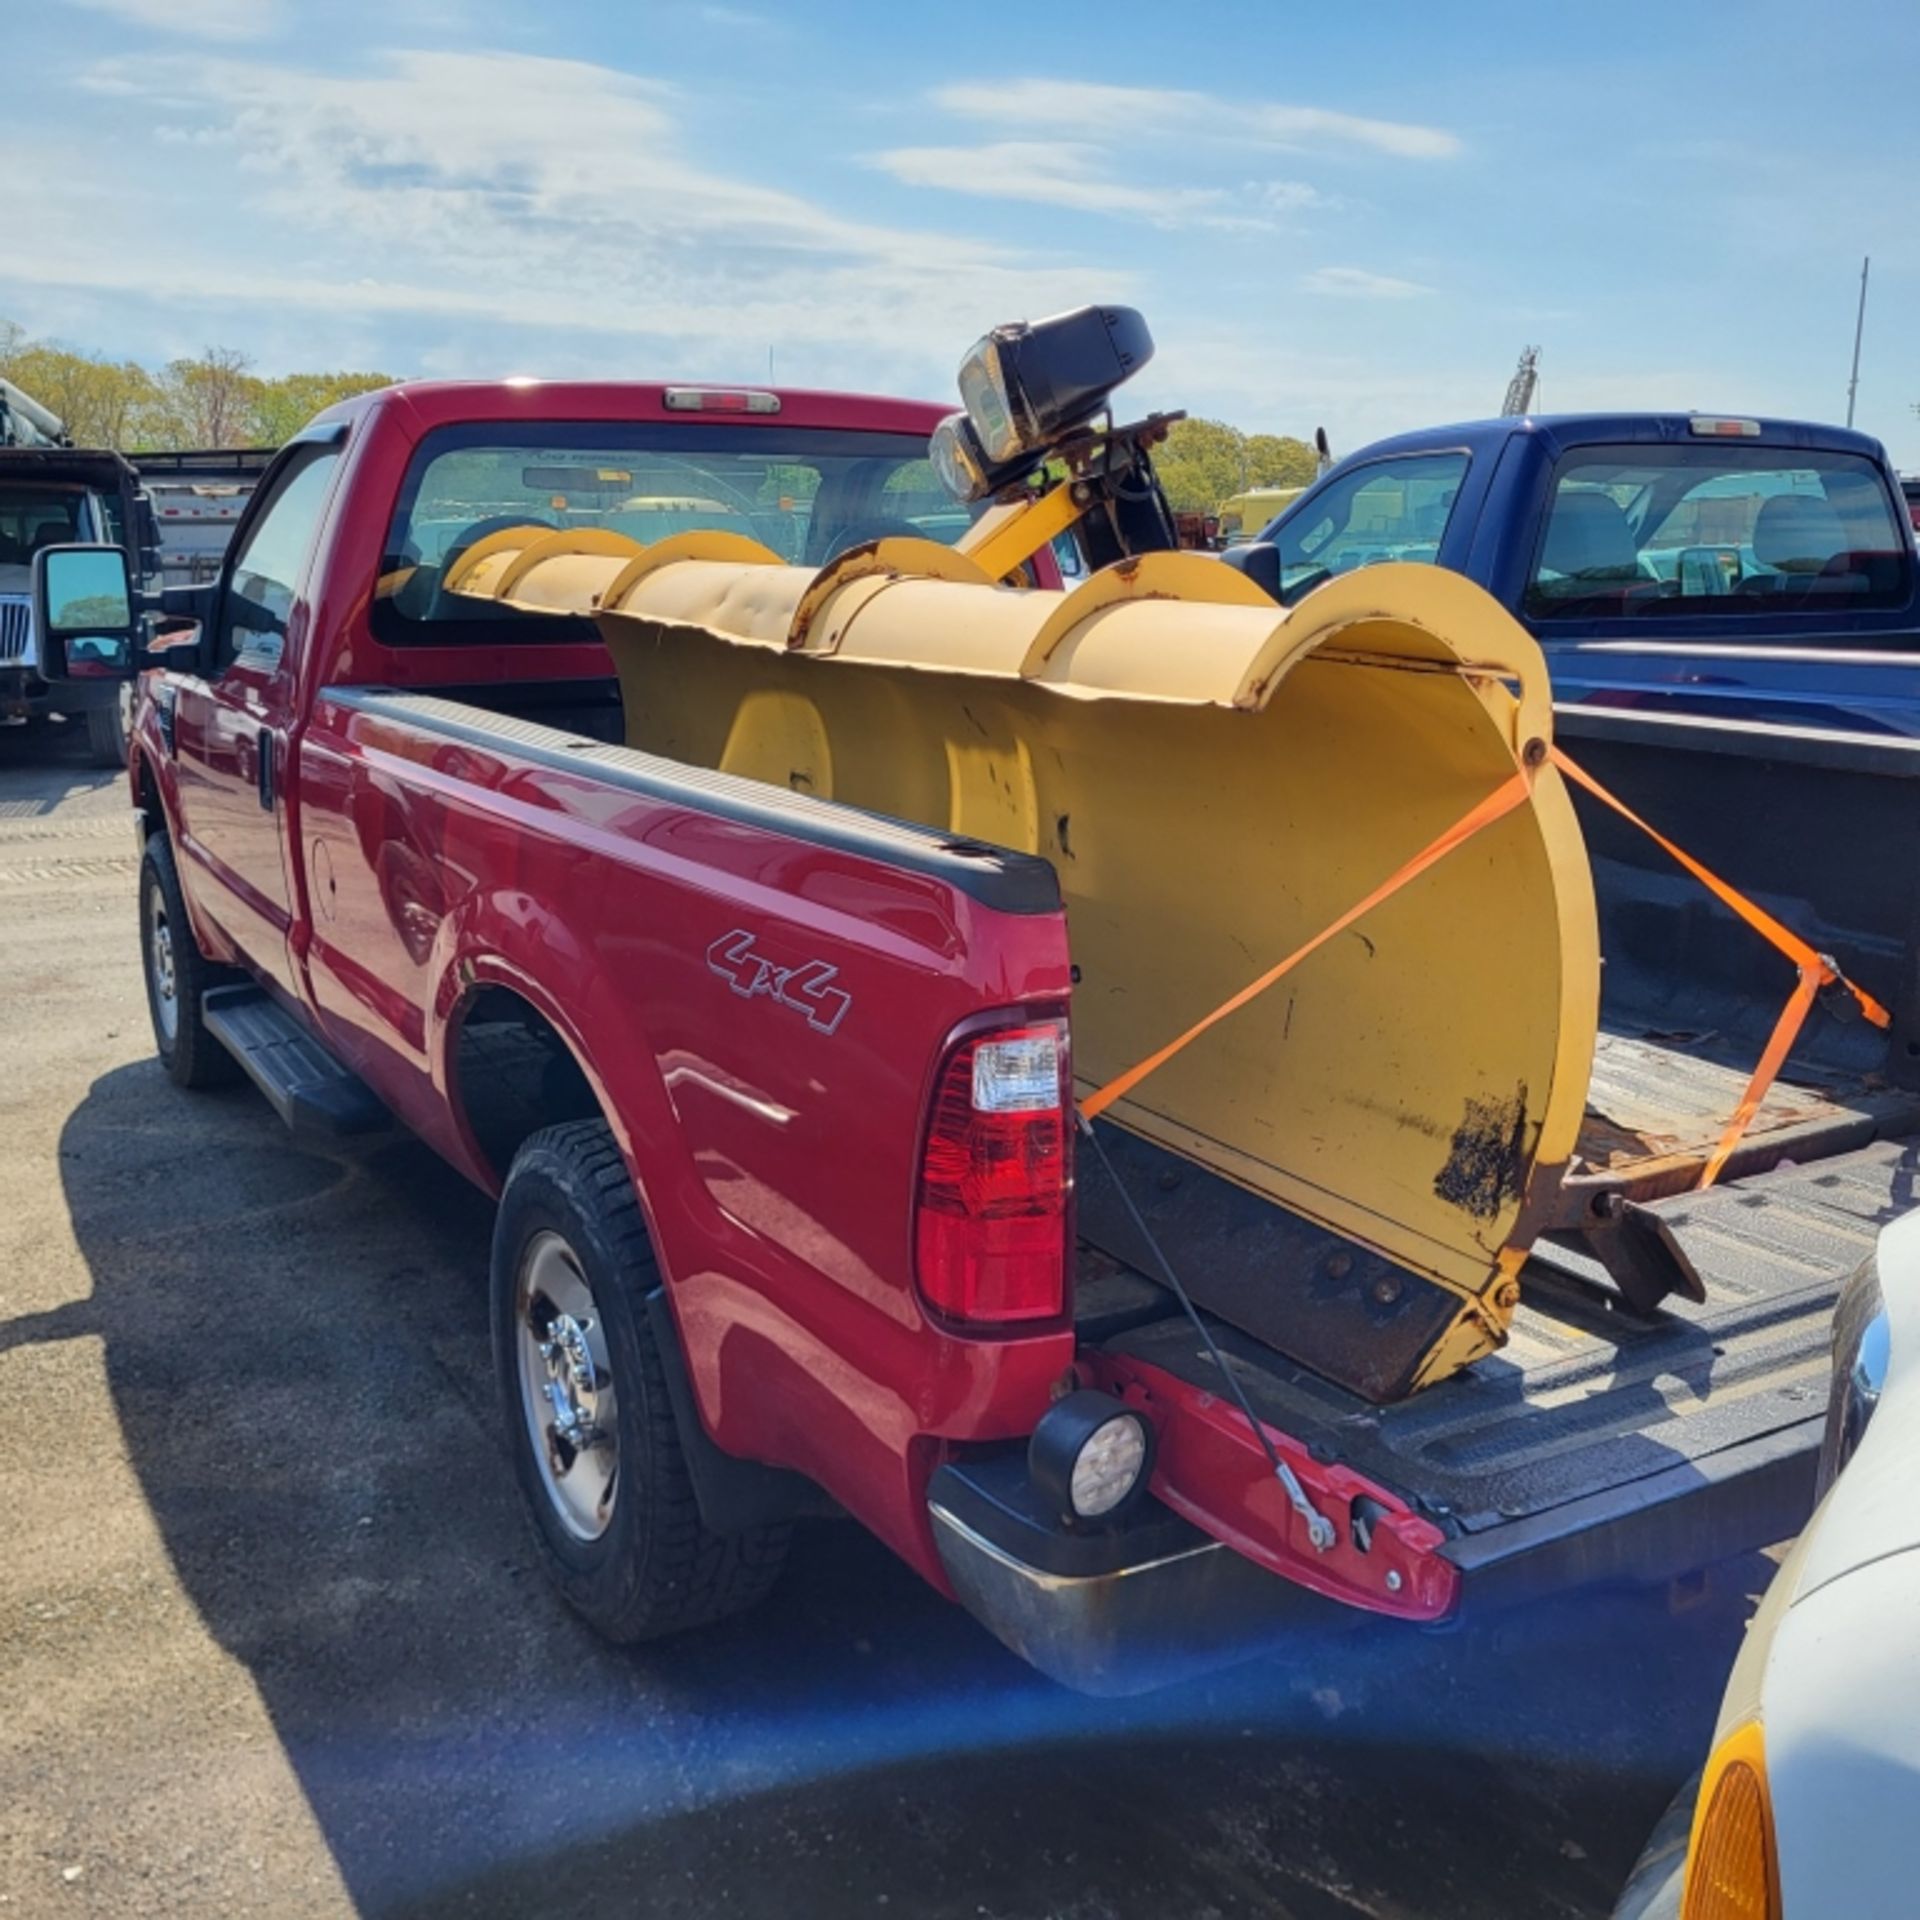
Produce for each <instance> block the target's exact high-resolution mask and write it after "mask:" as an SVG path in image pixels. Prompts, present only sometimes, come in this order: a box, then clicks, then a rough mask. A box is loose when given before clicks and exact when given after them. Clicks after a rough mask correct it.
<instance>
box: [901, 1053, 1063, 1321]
mask: <svg viewBox="0 0 1920 1920" xmlns="http://www.w3.org/2000/svg"><path fill="white" fill-rule="evenodd" d="M1072 1184H1073V1183H1072V1161H1071V1135H1070V1129H1069V1126H1068V1101H1067V1029H1066V1022H1065V1021H1064V1020H1047V1021H1040V1022H1036V1023H1035V1024H1033V1025H1031V1026H1023V1027H1014V1028H1010V1029H1003V1030H1001V1031H999V1032H989V1033H984V1034H976V1035H971V1036H969V1037H968V1038H966V1039H963V1040H962V1041H960V1043H959V1044H958V1045H957V1046H955V1047H954V1048H953V1050H952V1051H951V1052H950V1053H949V1054H948V1055H947V1058H946V1060H945V1062H944V1064H943V1065H942V1067H941V1070H940V1078H939V1081H938V1083H937V1085H936V1087H935V1090H934V1096H933V1107H932V1112H931V1114H930V1116H929V1119H928V1123H927V1136H926V1146H925V1150H924V1151H923V1153H922V1155H921V1159H920V1184H919V1192H918V1195H917V1198H916V1205H915V1213H914V1266H915V1271H916V1273H917V1275H918V1277H919V1282H920V1292H921V1296H922V1298H923V1299H924V1300H925V1301H926V1303H927V1305H928V1306H929V1307H931V1308H932V1309H933V1310H934V1311H935V1312H936V1313H938V1314H940V1315H941V1316H942V1317H943V1318H945V1319H949V1320H954V1321H961V1322H965V1323H968V1324H971V1325H976V1326H995V1325H1003V1324H1008V1323H1018V1322H1023V1321H1030V1320H1051V1319H1055V1318H1057V1317H1058V1316H1059V1315H1060V1314H1062V1313H1063V1312H1065V1310H1066V1300H1067V1203H1068V1200H1069V1198H1070V1196H1071V1193H1072Z"/></svg>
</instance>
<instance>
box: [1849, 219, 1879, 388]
mask: <svg viewBox="0 0 1920 1920" xmlns="http://www.w3.org/2000/svg"><path fill="white" fill-rule="evenodd" d="M1872 265H1873V255H1872V254H1868V255H1867V256H1866V257H1865V258H1864V259H1863V260H1862V261H1861V262H1860V311H1859V313H1858V314H1857V315H1855V317H1854V322H1853V378H1852V379H1850V380H1849V381H1848V382H1847V425H1848V426H1852V425H1853V396H1854V391H1855V389H1856V388H1857V387H1858V386H1859V385H1860V336H1861V334H1862V333H1864V332H1865V331H1866V325H1867V269H1868V268H1869V267H1871V266H1872Z"/></svg>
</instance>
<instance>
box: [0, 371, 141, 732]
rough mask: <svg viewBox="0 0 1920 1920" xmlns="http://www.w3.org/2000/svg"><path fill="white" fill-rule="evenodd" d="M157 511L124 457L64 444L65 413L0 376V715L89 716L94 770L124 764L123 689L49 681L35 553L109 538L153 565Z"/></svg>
mask: <svg viewBox="0 0 1920 1920" xmlns="http://www.w3.org/2000/svg"><path fill="white" fill-rule="evenodd" d="M152 524H153V523H152V516H151V510H150V508H149V505H148V502H147V497H146V495H145V493H144V492H143V491H142V489H141V485H140V476H139V475H138V473H136V472H135V470H134V468H133V466H132V465H131V463H129V462H128V461H127V460H126V459H124V458H123V457H122V456H121V455H119V454H117V453H113V452H110V451H106V450H104V449H99V450H96V449H84V448H76V447H74V446H72V445H70V444H69V443H68V440H67V436H66V430H65V428H64V426H63V425H62V423H61V421H60V420H59V418H58V417H57V416H56V415H54V414H52V413H49V412H48V411H47V409H46V408H44V407H42V406H40V405H38V403H36V402H35V401H33V400H30V399H29V398H28V397H27V395H25V394H24V393H22V392H21V391H20V390H19V388H17V387H14V386H12V385H10V384H9V383H8V382H6V381H4V380H0V721H7V720H20V719H26V720H35V719H39V718H41V717H43V716H44V715H47V714H49V713H61V714H64V715H66V716H67V717H68V718H69V719H80V718H82V716H84V722H85V725H86V729H87V745H88V751H89V754H90V757H91V758H92V760H93V763H94V765H95V766H99V767H121V766H125V765H126V760H127V733H126V725H125V717H124V716H125V707H124V705H123V701H122V689H121V687H120V685H119V684H118V683H117V682H116V681H115V680H112V679H109V678H104V677H103V678H100V679H97V680H68V681H65V682H63V683H62V684H61V685H60V687H59V688H58V690H57V691H56V689H55V688H54V687H53V686H52V685H51V684H50V682H49V677H48V663H47V661H46V660H45V658H44V657H43V652H42V649H41V646H40V643H39V638H38V636H37V635H36V634H35V632H34V620H33V598H32V581H33V558H34V555H35V554H36V553H39V552H41V551H43V550H44V549H46V548H48V547H55V546H73V545H84V544H89V543H92V542H96V541H105V542H107V543H109V544H112V545H115V546H122V547H126V548H128V549H129V551H130V553H132V554H133V555H134V556H135V557H136V562H137V565H138V567H139V569H140V571H141V572H142V574H143V575H145V576H151V574H152V572H153V570H154V567H155V564H156V563H155V559H154V537H153V533H152Z"/></svg>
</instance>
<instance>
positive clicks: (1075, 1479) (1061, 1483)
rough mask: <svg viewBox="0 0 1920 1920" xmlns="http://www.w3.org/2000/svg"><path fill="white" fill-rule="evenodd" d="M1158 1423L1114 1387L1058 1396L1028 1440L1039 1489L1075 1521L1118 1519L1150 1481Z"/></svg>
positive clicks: (1029, 1468) (1030, 1463)
mask: <svg viewBox="0 0 1920 1920" xmlns="http://www.w3.org/2000/svg"><path fill="white" fill-rule="evenodd" d="M1152 1464H1153V1429H1152V1428H1151V1427H1150V1426H1149V1425H1148V1424H1147V1422H1146V1420H1145V1419H1144V1417H1143V1416H1141V1415H1140V1414H1138V1413H1136V1412H1134V1410H1133V1409H1132V1408H1131V1407H1129V1406H1127V1405H1125V1404H1124V1403H1123V1402H1121V1401H1119V1400H1116V1399H1115V1398H1114V1397H1113V1396H1112V1395H1111V1394H1109V1393H1098V1392H1095V1391H1093V1390H1092V1389H1091V1388H1084V1389H1082V1390H1081V1391H1080V1392H1078V1393H1070V1394H1068V1395H1067V1396H1066V1397H1065V1398H1064V1399H1062V1400H1056V1401H1055V1402H1054V1404H1053V1405H1052V1406H1050V1407H1049V1408H1048V1409H1047V1410H1046V1412H1045V1413H1044V1414H1042V1415H1041V1417H1040V1424H1039V1425H1038V1426H1037V1427H1035V1428H1034V1430H1033V1438H1032V1439H1031V1440H1030V1441H1029V1442H1028V1443H1027V1475H1028V1478H1029V1479H1031V1480H1032V1482H1033V1486H1034V1491H1035V1492H1036V1493H1038V1494H1039V1495H1040V1497H1041V1498H1042V1499H1043V1500H1045V1501H1046V1502H1047V1504H1048V1505H1049V1506H1050V1507H1051V1508H1052V1509H1053V1511H1054V1512H1056V1513H1058V1514H1059V1516H1060V1517H1061V1519H1063V1520H1065V1521H1067V1522H1068V1523H1069V1524H1071V1523H1072V1522H1074V1521H1076V1520H1108V1521H1112V1520H1118V1519H1119V1518H1120V1517H1121V1516H1122V1515H1123V1514H1124V1513H1125V1512H1126V1510H1127V1509H1128V1508H1129V1507H1131V1506H1132V1505H1133V1503H1134V1501H1135V1500H1136V1499H1137V1498H1138V1497H1139V1495H1140V1494H1141V1492H1142V1491H1143V1490H1144V1489H1145V1487H1146V1484H1147V1476H1148V1471H1149V1469H1150V1468H1151V1466H1152Z"/></svg>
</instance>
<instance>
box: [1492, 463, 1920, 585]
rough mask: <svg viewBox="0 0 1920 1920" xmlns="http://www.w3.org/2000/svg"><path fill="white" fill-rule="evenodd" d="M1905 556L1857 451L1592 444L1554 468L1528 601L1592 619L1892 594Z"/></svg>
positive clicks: (1905, 573)
mask: <svg viewBox="0 0 1920 1920" xmlns="http://www.w3.org/2000/svg"><path fill="white" fill-rule="evenodd" d="M1911 564H1912V560H1911V542H1910V540H1909V539H1908V538H1907V536H1906V535H1905V534H1904V533H1903V532H1902V531H1901V530H1900V527H1899V524H1898V522H1897V521H1896V519H1895V517H1894V509H1893V504H1892V502H1891V501H1890V500H1889V498H1888V496H1887V489H1886V486H1885V483H1884V482H1883V481H1882V479H1881V477H1880V471H1879V469H1878V468H1877V467H1876V466H1875V465H1874V464H1873V463H1872V462H1871V461H1870V460H1864V459H1861V458H1859V457H1858V456H1857V455H1854V454H1843V453H1799V452H1794V453H1787V452H1783V451H1781V450H1780V449H1778V448H1769V447H1744V448H1736V447H1728V446H1724V445H1720V444H1715V443H1711V442H1702V443H1701V444H1699V445H1697V446H1679V447H1656V448H1637V447H1633V448H1630V447H1620V448H1596V449H1593V450H1591V451H1587V452H1582V453H1579V454H1576V455H1574V456H1573V457H1571V458H1570V459H1568V460H1567V461H1566V462H1565V463H1563V465H1562V466H1561V468H1560V470H1559V473H1558V474H1557V475H1556V477H1555V481H1554V492H1553V503H1552V507H1551V509H1550V510H1549V513H1548V516H1547V525H1546V532H1545V536H1544V538H1543V539H1542V541H1541V545H1540V555H1539V559H1538V561H1537V562H1536V564H1535V566H1534V570H1533V578H1532V581H1531V582H1530V584H1529V586H1528V588H1527V596H1526V609H1527V611H1528V612H1529V613H1530V614H1534V615H1537V616H1540V617H1543V618H1549V619H1551V618H1562V619H1574V618H1578V619H1593V618H1614V617H1622V618H1631V617H1634V616H1636V615H1646V614H1660V615H1667V614H1705V613H1748V614H1751V613H1760V612H1766V611H1773V612H1831V611H1834V610H1835V609H1837V608H1842V607H1886V606H1899V605H1901V604H1903V603H1904V602H1905V600H1906V598H1907V596H1908V593H1909V591H1910V586H1909V572H1910V568H1911Z"/></svg>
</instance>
